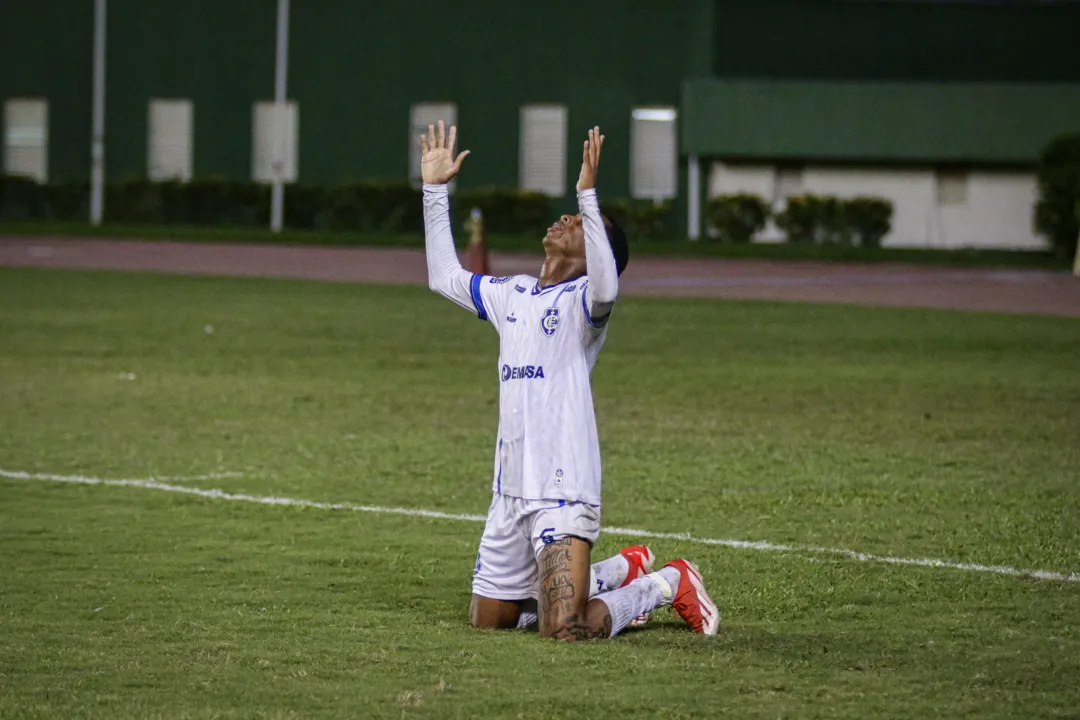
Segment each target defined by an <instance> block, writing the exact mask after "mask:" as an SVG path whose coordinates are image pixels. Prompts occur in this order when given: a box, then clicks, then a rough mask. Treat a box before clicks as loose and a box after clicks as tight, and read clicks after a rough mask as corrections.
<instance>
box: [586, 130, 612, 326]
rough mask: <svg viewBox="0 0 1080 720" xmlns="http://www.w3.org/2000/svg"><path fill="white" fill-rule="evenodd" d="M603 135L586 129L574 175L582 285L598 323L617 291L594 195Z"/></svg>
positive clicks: (589, 307)
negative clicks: (581, 234)
mask: <svg viewBox="0 0 1080 720" xmlns="http://www.w3.org/2000/svg"><path fill="white" fill-rule="evenodd" d="M603 145H604V136H603V135H601V134H600V128H598V127H595V128H593V129H592V130H589V139H588V140H586V141H585V148H584V151H583V152H582V158H581V175H580V176H579V177H578V183H577V196H578V208H579V209H580V210H581V226H582V229H583V230H584V231H585V272H586V273H587V274H588V276H589V284H588V287H586V289H585V304H586V306H587V307H588V310H589V317H590V318H591V320H592V322H593V324H596V325H599V324H602V323H603V321H604V320H606V319H607V317H608V315H610V314H611V309H612V308H613V307H614V306H615V299H616V298H617V297H618V295H619V273H618V270H617V269H616V267H615V255H614V253H612V252H611V244H610V243H609V242H608V237H607V230H606V229H605V228H604V219H603V218H602V217H601V216H600V205H599V203H598V201H597V199H596V174H597V170H598V168H599V167H600V150H601V148H602V147H603Z"/></svg>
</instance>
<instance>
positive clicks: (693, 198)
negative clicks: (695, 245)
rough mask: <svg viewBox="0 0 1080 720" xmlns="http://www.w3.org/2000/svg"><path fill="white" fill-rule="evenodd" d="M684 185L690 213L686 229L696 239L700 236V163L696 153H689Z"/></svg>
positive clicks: (691, 237) (692, 238)
mask: <svg viewBox="0 0 1080 720" xmlns="http://www.w3.org/2000/svg"><path fill="white" fill-rule="evenodd" d="M686 185H687V188H686V190H687V192H688V193H690V198H689V202H688V203H687V206H688V208H689V209H688V212H689V215H690V217H689V218H688V220H689V222H688V223H687V230H688V234H689V235H690V239H691V240H697V239H699V238H700V237H701V164H700V162H699V161H698V156H697V155H691V156H690V162H689V163H688V164H687V168H686Z"/></svg>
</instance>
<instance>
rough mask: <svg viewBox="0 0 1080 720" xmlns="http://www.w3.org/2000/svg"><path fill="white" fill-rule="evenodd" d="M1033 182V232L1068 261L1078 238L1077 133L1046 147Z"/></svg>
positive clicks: (1079, 161)
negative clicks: (1036, 190) (1035, 191)
mask: <svg viewBox="0 0 1080 720" xmlns="http://www.w3.org/2000/svg"><path fill="white" fill-rule="evenodd" d="M1036 181H1037V183H1038V188H1039V200H1038V202H1037V203H1036V204H1035V218H1034V221H1035V222H1034V225H1035V231H1036V232H1037V233H1039V234H1040V235H1043V236H1044V237H1046V239H1047V240H1049V241H1050V245H1051V246H1052V247H1053V249H1054V251H1055V252H1056V253H1057V254H1058V255H1062V256H1066V257H1071V256H1073V255H1074V254H1075V253H1076V238H1077V235H1078V234H1080V218H1078V217H1077V216H1078V215H1080V133H1074V134H1071V135H1064V136H1062V137H1059V138H1055V139H1054V140H1052V141H1050V143H1049V144H1047V146H1046V147H1045V148H1044V149H1043V151H1042V153H1041V154H1040V156H1039V165H1038V168H1037V170H1036Z"/></svg>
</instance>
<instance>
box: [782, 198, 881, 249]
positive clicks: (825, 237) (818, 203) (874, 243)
mask: <svg viewBox="0 0 1080 720" xmlns="http://www.w3.org/2000/svg"><path fill="white" fill-rule="evenodd" d="M892 213H893V205H892V203H891V202H889V201H888V200H886V199H884V198H876V197H855V198H843V199H842V198H836V197H831V196H817V195H799V196H795V197H790V198H788V199H787V206H786V207H785V208H784V210H783V211H781V212H779V213H777V215H776V225H777V227H779V228H780V229H781V230H783V231H784V233H785V234H786V235H787V240H788V242H791V243H803V244H832V245H854V244H858V245H860V246H862V247H878V246H880V245H881V240H882V238H884V237H885V236H886V235H887V234H888V233H889V230H890V229H891V227H892Z"/></svg>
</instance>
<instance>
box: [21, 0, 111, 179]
mask: <svg viewBox="0 0 1080 720" xmlns="http://www.w3.org/2000/svg"><path fill="white" fill-rule="evenodd" d="M93 10H94V7H93V3H92V2H88V1H87V0H37V1H36V2H29V1H27V0H0V100H3V99H6V98H9V97H44V98H47V99H48V100H49V177H50V178H53V179H56V178H66V179H71V178H78V179H83V178H88V177H89V173H90V96H91V79H92V75H91V66H90V56H91V51H92V48H93V27H94V12H93ZM0 123H3V113H2V112H0Z"/></svg>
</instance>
